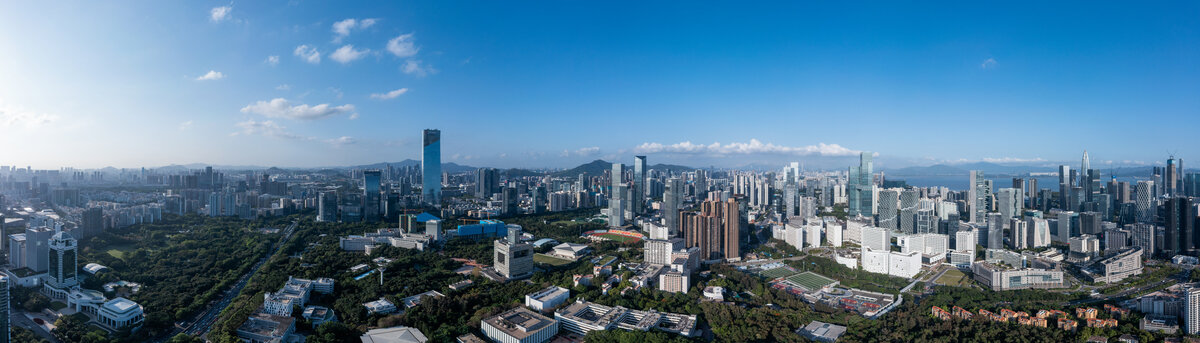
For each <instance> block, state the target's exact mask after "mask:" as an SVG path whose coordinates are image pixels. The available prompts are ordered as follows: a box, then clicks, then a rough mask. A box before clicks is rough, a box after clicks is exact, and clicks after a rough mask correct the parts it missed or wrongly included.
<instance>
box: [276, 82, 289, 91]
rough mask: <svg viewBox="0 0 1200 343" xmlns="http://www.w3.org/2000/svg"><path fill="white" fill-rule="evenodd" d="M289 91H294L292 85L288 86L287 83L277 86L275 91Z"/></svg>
mask: <svg viewBox="0 0 1200 343" xmlns="http://www.w3.org/2000/svg"><path fill="white" fill-rule="evenodd" d="M289 89H292V86H291V85H289V84H286V83H285V84H282V85H278V86H275V90H279V91H286V90H289Z"/></svg>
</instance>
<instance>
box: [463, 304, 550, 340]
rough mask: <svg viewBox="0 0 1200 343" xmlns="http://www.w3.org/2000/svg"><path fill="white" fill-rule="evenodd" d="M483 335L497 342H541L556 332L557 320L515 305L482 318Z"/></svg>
mask: <svg viewBox="0 0 1200 343" xmlns="http://www.w3.org/2000/svg"><path fill="white" fill-rule="evenodd" d="M479 326H480V327H481V328H482V329H483V335H484V336H487V338H489V339H491V340H492V342H498V343H541V342H546V341H549V340H550V338H552V337H554V335H557V334H558V321H557V320H554V319H552V318H549V317H546V316H543V315H540V314H537V313H534V312H533V311H530V310H528V309H526V308H524V307H516V308H513V309H511V310H508V311H504V312H503V313H500V314H499V315H496V316H493V317H490V318H487V319H484V320H483V321H482V322H481V323H480V325H479Z"/></svg>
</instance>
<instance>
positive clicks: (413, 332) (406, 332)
mask: <svg viewBox="0 0 1200 343" xmlns="http://www.w3.org/2000/svg"><path fill="white" fill-rule="evenodd" d="M359 338H360V339H362V342H363V343H424V342H426V341H428V340H429V339H428V338H426V337H425V334H424V333H421V330H417V329H416V328H410V327H407V326H396V327H390V328H386V329H374V330H371V331H367V333H366V334H363V335H362V336H361V337H359Z"/></svg>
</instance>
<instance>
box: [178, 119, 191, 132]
mask: <svg viewBox="0 0 1200 343" xmlns="http://www.w3.org/2000/svg"><path fill="white" fill-rule="evenodd" d="M191 128H192V121H191V120H188V121H185V122H182V123H179V131H187V130H189V129H191Z"/></svg>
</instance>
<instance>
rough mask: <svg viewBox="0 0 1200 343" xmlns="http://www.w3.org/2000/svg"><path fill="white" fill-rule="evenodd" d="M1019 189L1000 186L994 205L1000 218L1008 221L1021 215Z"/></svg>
mask: <svg viewBox="0 0 1200 343" xmlns="http://www.w3.org/2000/svg"><path fill="white" fill-rule="evenodd" d="M1020 197H1021V195H1020V191H1019V190H1017V189H1014V188H1001V189H1000V191H999V192H997V193H996V205H997V206H996V207H998V210H999V211H1000V216H1001V220H1003V221H1004V222H1006V223H1007V222H1008V220H1009V219H1013V218H1017V217H1020V216H1021V202H1020V200H1018V199H1020Z"/></svg>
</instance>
